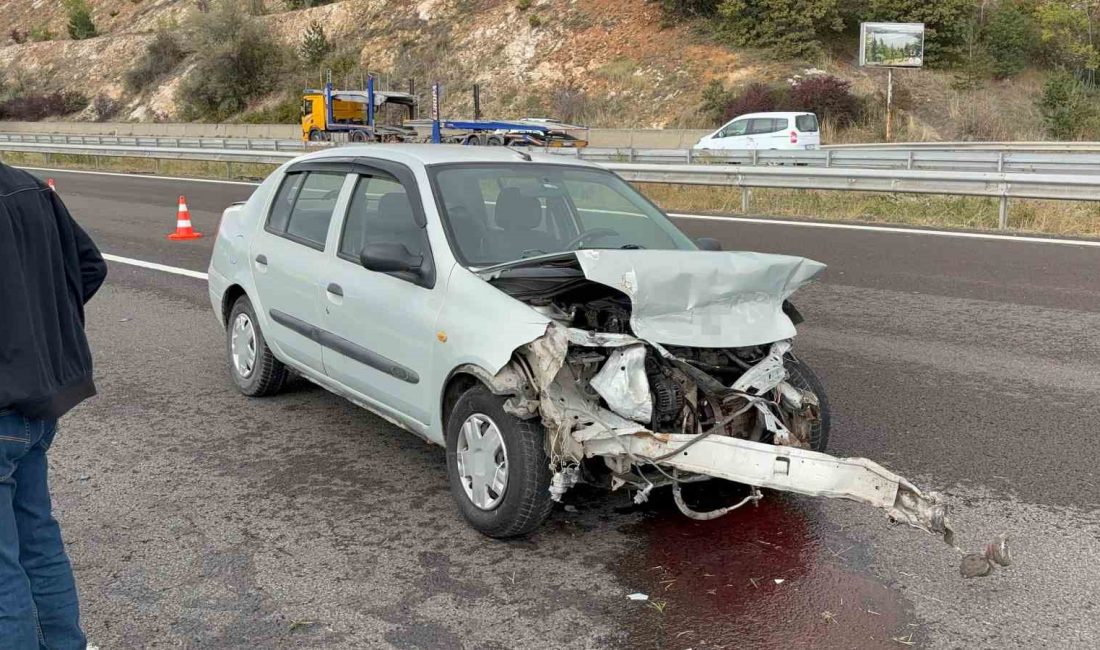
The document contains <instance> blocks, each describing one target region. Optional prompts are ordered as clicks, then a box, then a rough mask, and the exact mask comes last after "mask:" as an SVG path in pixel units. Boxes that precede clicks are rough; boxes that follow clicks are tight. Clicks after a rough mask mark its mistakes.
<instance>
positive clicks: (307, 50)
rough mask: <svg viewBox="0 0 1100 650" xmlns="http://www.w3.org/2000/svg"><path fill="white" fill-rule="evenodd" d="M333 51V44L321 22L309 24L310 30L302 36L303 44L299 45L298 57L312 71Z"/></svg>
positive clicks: (316, 21) (315, 21)
mask: <svg viewBox="0 0 1100 650" xmlns="http://www.w3.org/2000/svg"><path fill="white" fill-rule="evenodd" d="M331 51H332V43H330V42H329V40H328V38H327V37H326V36H325V28H324V26H323V25H322V24H321V21H319V20H314V21H313V22H311V23H310V24H309V28H308V29H306V33H305V34H304V35H303V36H302V42H301V43H300V44H299V45H298V57H299V58H301V59H302V62H303V63H305V64H306V65H307V66H309V68H310V69H311V70H312V69H314V68H316V67H317V66H319V65H321V62H322V61H324V60H325V57H326V56H328V53H329V52H331Z"/></svg>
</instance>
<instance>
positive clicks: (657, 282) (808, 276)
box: [576, 249, 825, 348]
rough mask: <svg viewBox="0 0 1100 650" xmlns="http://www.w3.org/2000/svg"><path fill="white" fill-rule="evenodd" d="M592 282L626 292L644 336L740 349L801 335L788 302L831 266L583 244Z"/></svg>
mask: <svg viewBox="0 0 1100 650" xmlns="http://www.w3.org/2000/svg"><path fill="white" fill-rule="evenodd" d="M576 255H577V259H578V261H579V262H580V265H581V270H582V271H583V272H584V275H585V277H586V278H588V279H589V280H592V281H593V282H599V283H600V284H604V285H607V286H609V287H612V288H614V289H618V290H619V291H622V292H623V293H625V294H626V295H627V296H628V297H629V298H630V301H631V305H632V306H631V318H630V325H631V328H632V329H633V331H634V334H635V336H637V337H638V338H640V339H645V340H647V341H652V342H655V343H661V344H665V345H682V346H689V347H697V348H702V347H707V348H737V347H747V346H752V345H762V344H765V343H772V342H774V341H779V340H782V339H788V338H791V337H792V336H794V335H795V327H794V323H792V322H791V319H790V318H789V317H788V316H787V315H786V314H785V313H783V301H784V300H786V299H787V298H788V297H789V296H790V295H791V294H792V293H794V292H795V291H796V290H797V289H798V288H799V287H801V286H802V285H804V284H806V283H807V282H809V281H810V280H812V279H813V278H814V277H815V276H817V274H819V273H820V272H821V271H822V270H824V269H825V265H824V264H822V263H821V262H815V261H814V260H810V259H806V258H804V257H795V256H792V255H775V254H770V253H752V252H745V251H730V252H726V251H661V250H608V249H595V250H580V251H577V253H576Z"/></svg>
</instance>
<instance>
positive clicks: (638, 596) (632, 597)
mask: <svg viewBox="0 0 1100 650" xmlns="http://www.w3.org/2000/svg"><path fill="white" fill-rule="evenodd" d="M626 597H627V598H629V599H630V600H649V596H648V595H647V594H643V593H636V594H627V595H626Z"/></svg>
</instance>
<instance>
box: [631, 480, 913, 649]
mask: <svg viewBox="0 0 1100 650" xmlns="http://www.w3.org/2000/svg"><path fill="white" fill-rule="evenodd" d="M715 487H716V488H717V489H715V488H710V490H711V492H712V494H711V495H710V496H712V497H714V499H715V500H716V501H718V503H714V504H708V505H707V506H706V507H715V506H718V505H720V504H722V503H730V502H733V499H734V498H738V494H737V490H740V489H741V488H740V487H738V486H732V485H720V486H715ZM689 488H690V489H694V491H695V492H696V493H697V494H698V492H699V491H700V490H703V489H706V488H705V486H702V485H700V486H689ZM689 488H685V496H688V495H689ZM713 492H720V493H725V494H724V498H721V497H719V496H718V495H714V494H713ZM689 498H690V497H689ZM647 511H648V513H647V516H646V517H645V518H644V519H643V520H642V521H641V522H640V523H639V524H636V525H634V526H633V527H632V530H631V533H635V534H638V536H639V537H640V538H641V539H643V540H644V541H645V546H644V547H641V548H639V549H638V552H637V553H634V554H629V555H628V556H627V557H625V558H623V562H622V565H621V567H620V576H621V578H622V581H623V584H624V585H626V586H627V588H628V589H631V590H633V591H638V592H642V593H645V594H647V595H648V596H649V600H648V601H629V600H627V599H626V598H625V597H624V599H623V607H624V608H626V609H628V610H629V611H630V612H631V613H630V614H629V615H628V616H627V620H626V621H624V623H625V624H626V625H627V626H628V627H629V629H630V630H631V633H630V638H629V640H628V642H627V643H626V645H627V646H628V647H655V648H702V647H705V648H741V649H750V648H777V647H829V648H856V647H858V648H869V647H893V648H897V647H903V646H904V645H905V644H907V643H908V642H919V639H920V635H919V634H918V628H917V626H916V623H915V618H914V616H913V614H912V610H911V607H910V605H909V603H908V602H907V601H905V600H904V599H903V598H902V597H901V596H900V595H899V594H897V593H895V592H894V591H892V590H890V589H889V588H888V587H887V586H886V585H884V584H882V583H881V582H879V581H877V580H875V579H874V578H873V577H871V576H869V575H865V574H864V573H862V572H861V570H860V568H859V567H858V566H857V565H858V563H859V562H860V555H861V554H862V553H863V551H862V550H861V549H859V548H857V547H856V546H855V545H853V544H852V543H850V542H847V541H846V540H845V538H844V537H843V535H842V534H841V533H838V532H836V531H828V530H819V529H820V528H821V526H820V525H819V524H817V523H816V521H817V517H816V512H815V510H814V508H813V507H812V506H807V505H806V504H804V503H800V502H799V500H798V499H796V498H790V497H785V496H783V495H779V494H776V493H774V492H768V493H765V498H764V499H763V500H762V501H761V502H760V504H759V505H758V506H756V507H753V506H746V507H744V508H741V509H740V510H737V511H734V512H732V513H730V514H728V515H726V516H725V517H721V518H719V519H716V520H712V521H695V520H692V519H688V518H687V517H684V516H683V515H681V514H680V513H679V512H678V511H677V510H676V508H675V506H674V505H672V503H671V499H662V498H656V499H654V502H653V505H652V506H648V507H647ZM910 635H911V636H910ZM899 642H900V645H899Z"/></svg>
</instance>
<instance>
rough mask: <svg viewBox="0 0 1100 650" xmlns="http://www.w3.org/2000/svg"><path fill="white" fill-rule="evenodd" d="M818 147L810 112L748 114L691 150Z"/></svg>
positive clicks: (815, 123)
mask: <svg viewBox="0 0 1100 650" xmlns="http://www.w3.org/2000/svg"><path fill="white" fill-rule="evenodd" d="M820 146H821V134H820V133H819V131H818V123H817V116H816V115H814V114H813V113H749V114H748V115H741V116H739V117H735V118H733V119H732V120H730V121H729V122H727V123H726V124H724V125H722V128H720V129H718V130H717V131H715V132H714V133H711V134H710V135H705V136H703V138H702V139H701V140H699V142H697V143H696V144H695V146H694V147H692V149H694V150H696V151H700V150H706V149H717V150H729V149H817V148H818V147H820Z"/></svg>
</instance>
